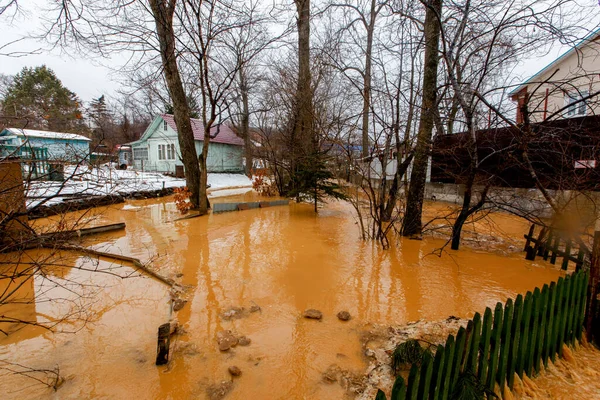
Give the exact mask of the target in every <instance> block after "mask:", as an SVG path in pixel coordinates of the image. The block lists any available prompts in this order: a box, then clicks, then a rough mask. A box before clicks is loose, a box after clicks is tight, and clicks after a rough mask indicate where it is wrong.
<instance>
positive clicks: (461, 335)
mask: <svg viewBox="0 0 600 400" xmlns="http://www.w3.org/2000/svg"><path fill="white" fill-rule="evenodd" d="M466 339H467V331H466V330H465V328H463V327H462V326H461V327H460V328H459V329H458V333H457V334H456V345H455V347H454V360H453V361H452V372H451V374H450V386H451V387H453V386H454V384H455V383H456V381H458V375H459V373H460V367H461V364H462V360H463V358H464V355H465V343H466Z"/></svg>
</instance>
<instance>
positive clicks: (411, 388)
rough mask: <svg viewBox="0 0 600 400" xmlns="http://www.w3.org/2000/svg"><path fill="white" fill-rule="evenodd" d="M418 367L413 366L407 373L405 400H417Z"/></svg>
mask: <svg viewBox="0 0 600 400" xmlns="http://www.w3.org/2000/svg"><path fill="white" fill-rule="evenodd" d="M419 372H420V371H419V367H418V366H417V364H413V365H412V367H411V368H410V372H409V373H408V386H407V387H406V399H407V400H418V398H419V397H418V396H419Z"/></svg>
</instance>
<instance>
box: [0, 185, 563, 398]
mask: <svg viewBox="0 0 600 400" xmlns="http://www.w3.org/2000/svg"><path fill="white" fill-rule="evenodd" d="M250 199H252V200H254V198H252V195H246V196H238V197H237V198H235V200H250ZM214 201H232V199H231V198H219V199H215V200H214ZM171 202H172V199H169V198H167V199H160V200H147V201H131V202H128V203H126V204H125V205H122V204H121V205H118V206H116V207H112V208H109V209H104V210H97V211H96V212H95V213H88V214H86V215H85V217H86V218H87V217H92V216H94V214H95V216H96V223H110V222H125V223H126V224H127V228H126V230H125V231H119V232H114V233H107V234H102V235H98V236H95V237H94V238H93V239H86V242H85V243H86V244H87V245H94V246H95V247H96V248H99V249H102V250H104V251H112V252H117V253H122V254H126V255H129V256H134V257H138V258H140V259H142V260H143V261H145V262H146V261H148V262H150V263H151V264H150V265H151V266H152V267H153V268H155V269H156V270H158V271H160V272H161V273H162V274H163V275H165V276H169V277H173V278H175V279H176V280H178V281H180V282H181V283H182V284H184V285H190V286H191V289H190V290H189V291H188V292H187V295H186V298H187V299H188V300H189V302H188V303H187V304H186V306H185V307H184V308H183V309H182V310H181V311H179V312H177V313H175V314H176V317H177V319H178V320H179V323H180V324H181V325H182V326H183V327H184V328H185V331H186V332H187V333H185V334H184V335H180V336H177V339H176V343H175V344H174V345H173V348H174V349H175V351H174V353H173V354H172V361H171V363H170V365H169V366H168V367H167V368H165V367H156V366H155V365H154V358H155V356H156V331H157V328H158V326H159V325H160V324H162V323H164V322H166V321H168V319H169V316H170V307H169V303H170V301H169V299H170V298H169V291H168V287H166V286H165V285H164V284H162V283H160V282H158V281H155V280H153V279H150V278H147V277H130V278H128V279H120V278H117V277H114V276H111V275H108V274H98V273H93V272H88V271H79V270H77V269H73V268H67V267H56V271H55V274H56V279H57V280H61V279H67V280H72V281H78V282H81V281H83V282H86V283H89V284H90V287H93V288H96V289H95V290H94V289H90V290H92V291H94V293H93V294H94V296H93V297H92V296H90V299H89V300H90V305H89V307H90V308H91V310H92V311H94V312H95V314H94V315H90V316H86V317H87V318H89V319H90V320H91V321H90V323H88V324H87V325H86V326H84V327H83V328H81V329H80V330H79V331H78V332H77V333H74V334H72V333H58V334H55V333H50V332H47V331H44V330H41V329H39V328H38V329H35V328H26V329H22V330H20V331H18V332H16V333H13V334H11V335H10V336H8V337H7V338H4V339H0V359H9V360H11V361H13V362H18V363H20V364H23V365H28V366H32V367H36V368H53V367H54V366H56V365H58V366H59V367H60V373H61V374H62V375H63V376H65V377H66V378H67V379H66V382H65V383H64V384H63V385H62V387H60V388H59V389H58V391H57V392H52V391H51V390H49V389H47V388H44V387H42V386H40V385H32V382H30V381H29V380H27V379H25V378H23V377H20V376H15V375H8V376H4V377H2V378H1V379H0V393H4V394H6V395H3V396H2V398H56V399H63V398H110V399H129V398H139V399H187V398H211V397H210V395H209V394H210V393H212V392H211V390H210V389H211V387H213V386H214V385H218V384H220V383H221V382H223V381H229V380H230V379H231V378H230V376H229V374H228V372H227V368H228V367H229V366H231V365H236V366H238V367H239V368H240V369H241V370H242V375H241V377H239V378H236V379H235V381H234V383H233V386H232V387H231V392H230V393H229V395H228V396H227V398H228V399H280V398H304V399H324V398H329V399H338V398H344V396H345V395H346V393H345V390H344V389H343V388H342V387H341V386H340V385H338V384H328V383H325V382H323V380H322V373H323V372H324V371H325V370H326V369H327V368H328V367H329V366H331V365H332V364H337V365H339V366H340V367H341V368H342V369H345V370H350V371H354V372H355V373H356V374H362V373H364V370H365V367H366V365H367V363H366V360H365V358H364V355H363V349H362V348H361V343H360V335H361V332H363V330H364V329H365V328H364V327H365V325H366V324H367V323H371V322H372V323H378V324H401V323H404V322H407V321H415V320H419V319H431V320H436V319H443V318H447V317H448V316H450V315H454V316H458V317H471V316H472V315H473V314H474V313H475V312H476V311H482V310H483V309H484V308H485V307H486V306H493V305H494V304H495V303H496V302H497V301H505V300H506V299H507V298H508V297H514V296H516V294H517V293H525V292H526V291H527V290H531V289H533V288H534V287H535V286H541V285H542V284H543V283H546V282H550V281H552V280H555V279H556V278H557V277H558V276H559V272H558V271H557V270H556V269H555V268H553V267H551V266H549V265H547V264H546V263H544V262H542V261H540V262H529V261H525V260H524V259H523V255H522V254H520V253H519V254H514V255H511V256H500V255H498V254H492V253H486V252H483V251H473V250H469V249H467V248H465V249H463V250H461V251H459V252H452V253H444V254H443V255H442V257H438V256H436V255H433V254H432V253H433V252H434V250H436V249H437V248H439V247H440V246H441V245H442V244H443V242H442V241H440V240H433V239H428V240H423V241H413V240H404V239H402V240H401V241H399V242H398V243H397V245H393V246H392V248H391V249H390V250H387V251H383V250H381V249H379V248H378V247H377V246H376V245H374V244H372V243H370V242H363V241H361V240H360V239H359V235H358V229H357V227H356V225H355V221H354V219H353V217H352V210H351V207H349V206H348V205H347V204H344V203H341V202H335V203H331V204H329V205H327V206H326V207H325V208H324V209H323V210H321V211H320V212H319V214H318V215H315V214H314V213H313V211H312V208H311V206H310V205H301V204H300V205H298V204H292V205H290V206H285V207H272V208H267V209H256V210H248V211H243V212H231V213H224V214H218V215H209V216H206V217H201V218H193V219H187V220H180V221H174V220H175V219H177V218H178V217H179V215H178V214H177V211H176V208H175V206H174V204H173V203H171ZM78 215H79V216H81V214H78ZM76 218H77V216H75V215H74V216H72V217H69V218H67V219H66V222H67V223H68V221H73V220H75V219H76ZM46 223H47V222H46ZM38 225H39V226H43V225H44V222H43V221H40V222H39V223H38ZM509 225H510V224H509ZM31 253H32V257H36V256H40V254H42V253H41V252H40V254H37V253H36V252H31ZM70 257H71V258H66V259H65V260H63V264H65V265H66V264H68V263H69V262H71V263H72V265H74V264H75V263H79V264H78V265H93V266H94V268H97V269H103V270H105V271H106V270H107V269H108V268H113V269H111V270H110V271H111V272H115V273H119V274H121V275H126V274H130V273H131V269H129V268H126V267H123V268H120V267H118V266H117V265H112V264H110V263H109V262H108V261H100V262H98V263H96V264H93V263H91V261H90V260H86V258H85V257H77V258H76V259H72V258H73V256H72V255H71V256H70ZM69 260H70V261H69ZM178 274H183V275H182V276H181V277H177V275H178ZM41 290H43V284H41V283H40V282H38V281H37V280H35V281H34V282H32V284H31V285H30V287H28V289H27V293H26V294H24V295H23V296H25V297H28V298H29V299H32V298H33V296H34V295H33V293H35V300H36V301H35V302H34V301H30V302H29V303H31V304H28V305H27V306H24V310H23V312H24V313H29V314H28V315H31V314H37V315H38V318H41V317H39V315H40V314H42V315H46V316H48V315H50V316H51V315H58V313H59V312H61V311H62V312H64V311H65V310H64V306H57V305H56V304H52V303H48V302H41V303H40V302H38V298H42V296H41V294H40V291H41ZM24 293H25V292H24ZM65 293H66V291H65V290H64V289H63V290H62V291H60V292H59V294H60V295H61V296H63V295H64V296H68V295H67V294H65ZM252 305H259V306H260V307H261V311H260V312H257V313H251V314H249V315H248V316H246V317H244V318H241V319H233V320H229V321H228V320H224V319H223V318H222V317H221V316H220V314H221V313H222V312H224V311H227V310H228V309H229V308H230V307H234V306H237V307H246V308H249V307H250V306H252ZM61 307H62V308H61ZM307 308H316V309H318V310H320V311H322V312H323V315H324V317H323V320H322V321H316V320H307V319H304V318H302V316H301V314H302V312H303V311H304V310H305V309H307ZM341 310H347V311H349V312H350V314H351V315H352V319H351V320H350V321H349V322H341V321H339V320H338V319H337V318H336V314H337V313H338V312H339V311H341ZM65 325H66V324H61V325H60V326H59V327H58V328H65ZM66 327H67V328H69V327H70V326H69V325H67V326H66ZM226 329H229V330H232V331H235V332H237V333H239V334H240V335H246V336H247V337H249V338H250V339H251V340H252V343H251V344H250V345H249V346H247V347H241V346H237V347H236V348H235V349H233V350H231V351H229V352H226V353H222V352H220V351H219V350H218V347H217V342H216V337H217V333H218V332H220V331H221V330H226ZM215 398H216V397H215Z"/></svg>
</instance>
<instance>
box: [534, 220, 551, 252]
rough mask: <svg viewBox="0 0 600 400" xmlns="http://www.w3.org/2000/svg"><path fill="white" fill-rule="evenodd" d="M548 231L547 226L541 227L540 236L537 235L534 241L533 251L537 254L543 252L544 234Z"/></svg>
mask: <svg viewBox="0 0 600 400" xmlns="http://www.w3.org/2000/svg"><path fill="white" fill-rule="evenodd" d="M547 233H548V228H547V227H545V226H544V227H542V230H541V231H540V236H539V237H538V239H537V241H536V242H535V248H534V250H535V253H536V254H537V255H538V256H541V255H543V254H544V248H545V238H546V234H547Z"/></svg>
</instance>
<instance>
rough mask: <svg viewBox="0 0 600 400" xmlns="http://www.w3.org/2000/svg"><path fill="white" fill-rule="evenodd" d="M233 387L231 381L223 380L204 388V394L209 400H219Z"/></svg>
mask: <svg viewBox="0 0 600 400" xmlns="http://www.w3.org/2000/svg"><path fill="white" fill-rule="evenodd" d="M232 389H233V382H232V381H223V382H221V383H218V384H214V385H210V386H209V387H207V388H206V394H207V396H208V398H209V399H210V400H221V399H222V398H224V397H225V396H227V395H228V394H229V392H231V390H232Z"/></svg>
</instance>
